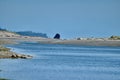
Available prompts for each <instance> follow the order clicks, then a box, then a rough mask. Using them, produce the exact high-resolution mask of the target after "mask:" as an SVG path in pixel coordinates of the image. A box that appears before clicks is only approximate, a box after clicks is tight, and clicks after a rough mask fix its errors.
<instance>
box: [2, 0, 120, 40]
mask: <svg viewBox="0 0 120 80" xmlns="http://www.w3.org/2000/svg"><path fill="white" fill-rule="evenodd" d="M0 27H2V28H6V29H8V30H11V31H33V32H42V33H46V34H47V35H48V36H49V37H53V36H54V35H55V34H56V33H59V34H61V38H76V37H109V36H111V35H120V0H0Z"/></svg>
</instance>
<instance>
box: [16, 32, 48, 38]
mask: <svg viewBox="0 0 120 80" xmlns="http://www.w3.org/2000/svg"><path fill="white" fill-rule="evenodd" d="M16 33H17V34H19V35H22V36H33V37H44V38H48V36H47V34H45V33H36V32H32V31H19V32H16Z"/></svg>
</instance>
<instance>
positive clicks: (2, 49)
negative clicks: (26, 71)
mask: <svg viewBox="0 0 120 80" xmlns="http://www.w3.org/2000/svg"><path fill="white" fill-rule="evenodd" d="M0 51H10V49H9V48H5V47H2V46H0Z"/></svg>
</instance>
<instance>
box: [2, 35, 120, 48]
mask: <svg viewBox="0 0 120 80" xmlns="http://www.w3.org/2000/svg"><path fill="white" fill-rule="evenodd" d="M0 40H3V41H5V40H6V41H7V42H10V43H19V42H24V41H26V42H38V43H41V44H67V45H69V44H70V45H80V46H120V40H110V39H104V38H103V39H88V40H87V39H85V40H77V39H69V40H62V39H51V38H42V37H17V38H0Z"/></svg>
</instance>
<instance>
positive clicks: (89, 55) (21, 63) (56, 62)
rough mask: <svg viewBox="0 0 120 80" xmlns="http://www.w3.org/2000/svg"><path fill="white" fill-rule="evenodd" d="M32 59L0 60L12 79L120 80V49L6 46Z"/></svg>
mask: <svg viewBox="0 0 120 80" xmlns="http://www.w3.org/2000/svg"><path fill="white" fill-rule="evenodd" d="M7 47H10V48H12V50H13V51H15V52H18V53H24V54H31V55H33V56H34V58H33V59H0V70H2V71H1V72H0V77H2V78H8V79H11V80H120V47H94V46H92V47H91V46H74V45H52V44H38V43H28V42H26V43H21V44H16V45H7Z"/></svg>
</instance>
